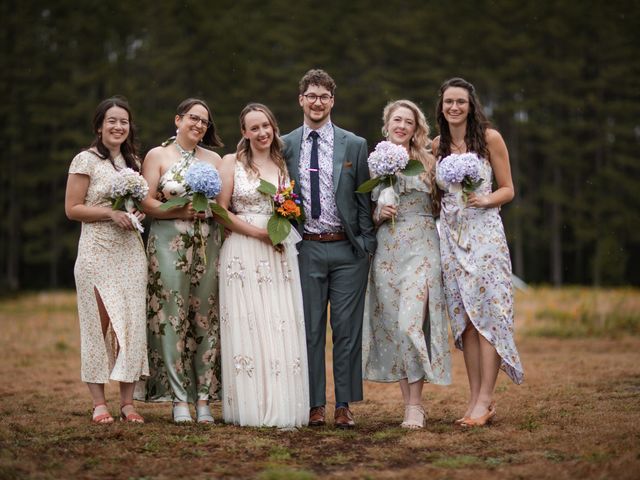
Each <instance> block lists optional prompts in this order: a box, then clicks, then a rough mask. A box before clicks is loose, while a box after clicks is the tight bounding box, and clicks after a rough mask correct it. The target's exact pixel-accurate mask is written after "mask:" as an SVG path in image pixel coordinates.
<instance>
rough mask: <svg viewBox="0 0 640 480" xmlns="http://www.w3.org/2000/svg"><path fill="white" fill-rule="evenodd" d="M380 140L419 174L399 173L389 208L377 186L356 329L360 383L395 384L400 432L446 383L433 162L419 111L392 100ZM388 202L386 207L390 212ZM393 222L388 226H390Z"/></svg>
mask: <svg viewBox="0 0 640 480" xmlns="http://www.w3.org/2000/svg"><path fill="white" fill-rule="evenodd" d="M383 121H384V127H383V129H382V130H383V133H384V134H385V137H387V139H388V140H389V141H391V142H393V143H395V144H397V145H402V146H403V147H405V148H406V150H407V152H408V153H409V157H410V158H411V159H413V160H419V161H421V162H422V163H423V165H424V167H425V170H426V172H424V173H422V174H420V175H417V176H405V175H403V174H398V175H397V177H398V181H397V182H396V184H395V185H394V187H393V188H394V190H393V191H395V195H393V196H395V199H396V201H395V202H388V201H384V199H383V198H382V197H383V196H384V195H385V193H390V192H391V191H390V190H388V189H386V192H385V190H382V191H381V187H380V186H378V187H376V188H375V189H374V191H373V194H372V198H373V200H376V201H377V207H376V210H375V213H374V221H375V222H376V224H377V225H378V232H377V239H378V249H377V250H376V254H375V256H374V258H373V263H372V265H371V275H370V280H369V287H368V292H367V293H368V296H367V301H366V303H365V309H366V311H365V316H364V324H363V335H362V338H363V368H364V378H365V379H367V380H372V381H376V382H399V384H400V389H401V391H402V397H403V399H404V405H405V413H404V421H403V422H402V424H401V426H402V427H404V428H422V427H424V421H425V411H424V409H423V407H422V389H423V386H424V382H429V383H434V384H439V385H448V384H450V383H451V360H450V353H449V344H448V331H447V317H446V304H445V299H444V291H443V288H442V271H441V269H440V245H439V241H438V232H437V230H436V222H435V218H434V217H435V215H437V213H438V204H439V202H438V198H437V195H436V194H437V192H436V190H437V189H436V186H435V180H434V168H435V159H434V158H433V156H432V155H431V154H430V153H429V151H428V147H429V144H430V139H429V127H428V125H427V122H426V119H425V117H424V114H423V113H422V111H421V110H420V109H419V108H418V106H417V105H416V104H415V103H413V102H410V101H408V100H397V101H395V102H392V103H390V104H388V105H387V106H386V108H385V109H384V113H383ZM390 203H393V205H391V204H390ZM392 218H393V222H392Z"/></svg>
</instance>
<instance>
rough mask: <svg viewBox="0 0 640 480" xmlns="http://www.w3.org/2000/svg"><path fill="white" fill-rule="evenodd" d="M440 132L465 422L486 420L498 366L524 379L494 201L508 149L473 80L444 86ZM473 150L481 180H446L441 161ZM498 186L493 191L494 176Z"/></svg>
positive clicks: (502, 194)
mask: <svg viewBox="0 0 640 480" xmlns="http://www.w3.org/2000/svg"><path fill="white" fill-rule="evenodd" d="M436 116H437V122H438V127H439V129H440V136H439V137H437V138H436V139H434V142H433V148H434V152H436V156H437V157H438V164H437V165H436V181H437V182H438V186H439V187H440V188H441V189H442V190H443V191H444V196H443V199H442V212H441V219H442V220H441V240H440V246H441V255H442V271H443V276H444V286H445V294H446V298H447V306H448V310H449V317H450V319H451V329H452V330H453V334H454V339H455V344H456V346H457V347H458V348H459V349H461V350H463V353H464V360H465V365H466V367H467V376H468V379H469V389H470V393H471V395H470V398H469V403H468V405H467V409H466V411H465V413H464V415H463V416H462V417H461V418H460V419H458V420H456V422H457V423H459V424H462V425H466V426H477V425H484V424H486V423H487V422H489V421H490V420H491V419H492V418H493V417H494V416H495V413H496V409H495V405H494V403H493V391H494V388H495V384H496V379H497V376H498V370H499V369H500V368H502V369H503V370H504V371H505V372H506V373H507V375H508V376H509V378H511V379H512V380H513V381H514V382H515V383H518V384H519V383H521V382H522V380H523V371H522V365H521V364H520V357H519V355H518V351H517V349H516V346H515V342H514V338H513V286H512V281H511V260H510V257H509V248H508V246H507V241H506V238H505V234H504V228H503V226H502V220H501V218H500V206H502V205H504V204H505V203H507V202H509V201H511V199H512V198H513V195H514V189H513V181H512V179H511V169H510V167H509V153H508V152H507V147H506V145H505V143H504V140H503V139H502V136H501V135H500V133H498V131H496V130H494V129H492V128H489V122H488V121H487V119H486V117H485V115H484V113H483V111H482V106H481V105H480V102H479V100H478V98H477V97H476V93H475V89H474V87H473V85H471V84H470V83H469V82H467V81H465V80H463V79H461V78H452V79H450V80H447V81H446V82H444V83H443V84H442V87H441V88H440V98H439V101H438V106H437V109H436ZM469 152H471V153H475V154H476V155H477V157H478V158H479V159H480V161H481V167H480V176H481V177H482V182H481V184H480V185H479V186H477V188H476V189H475V191H473V192H471V193H469V194H468V196H467V198H466V199H465V194H464V193H463V192H462V191H461V190H460V183H457V184H454V183H450V182H448V181H447V180H445V178H443V177H444V175H443V174H444V170H443V168H441V165H442V163H443V162H442V159H444V158H446V157H447V156H449V155H462V154H467V153H469ZM493 176H495V180H496V184H497V189H496V190H493V191H492V177H493Z"/></svg>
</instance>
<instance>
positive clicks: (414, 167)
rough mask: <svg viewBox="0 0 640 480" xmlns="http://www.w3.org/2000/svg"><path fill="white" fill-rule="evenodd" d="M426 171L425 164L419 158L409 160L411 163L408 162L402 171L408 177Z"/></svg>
mask: <svg viewBox="0 0 640 480" xmlns="http://www.w3.org/2000/svg"><path fill="white" fill-rule="evenodd" d="M424 171H425V170H424V165H423V164H422V162H420V161H418V160H409V163H407V166H406V167H404V170H402V173H403V174H404V175H406V176H407V177H413V176H414V175H418V174H419V173H422V172H424Z"/></svg>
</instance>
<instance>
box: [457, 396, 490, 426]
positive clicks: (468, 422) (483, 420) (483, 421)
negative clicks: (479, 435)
mask: <svg viewBox="0 0 640 480" xmlns="http://www.w3.org/2000/svg"><path fill="white" fill-rule="evenodd" d="M495 416H496V405H495V403H494V402H491V404H490V405H489V408H487V413H485V414H484V415H482V416H481V417H477V418H467V419H465V421H464V422H462V423H461V424H460V425H461V426H463V427H484V426H485V425H489V424H490V423H491V422H492V421H493V418H494V417H495Z"/></svg>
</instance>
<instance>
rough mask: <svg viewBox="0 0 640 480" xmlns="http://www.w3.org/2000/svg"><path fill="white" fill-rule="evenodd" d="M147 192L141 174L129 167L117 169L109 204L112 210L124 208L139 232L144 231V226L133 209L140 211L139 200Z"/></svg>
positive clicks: (147, 187)
mask: <svg viewBox="0 0 640 480" xmlns="http://www.w3.org/2000/svg"><path fill="white" fill-rule="evenodd" d="M148 193H149V184H147V181H146V180H145V179H144V177H143V176H142V175H140V174H139V173H138V172H136V171H135V170H133V169H131V168H123V169H122V170H120V171H118V173H117V175H116V177H115V179H114V181H113V184H112V185H111V192H110V194H109V197H110V198H111V206H112V208H113V209H114V210H120V209H124V211H125V212H127V215H128V216H129V218H130V219H131V223H133V226H134V227H136V230H137V231H138V232H140V233H142V232H144V227H143V226H142V224H141V223H140V221H139V220H138V217H136V216H135V215H134V214H133V211H134V210H139V211H142V205H141V204H140V202H142V200H144V198H145V197H146V196H147V194H148Z"/></svg>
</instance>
